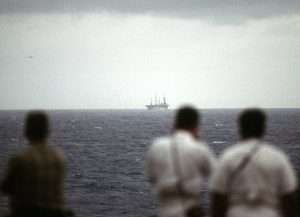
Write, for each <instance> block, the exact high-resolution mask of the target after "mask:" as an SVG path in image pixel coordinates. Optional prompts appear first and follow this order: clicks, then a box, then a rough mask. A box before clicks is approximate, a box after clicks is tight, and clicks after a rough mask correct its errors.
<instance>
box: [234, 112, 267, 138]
mask: <svg viewBox="0 0 300 217" xmlns="http://www.w3.org/2000/svg"><path fill="white" fill-rule="evenodd" d="M265 128H266V115H265V112H264V111H263V110H261V109H258V108H251V109H246V110H244V111H243V112H242V113H241V115H240V117H239V131H240V135H241V138H242V139H250V138H261V137H263V136H264V134H265Z"/></svg>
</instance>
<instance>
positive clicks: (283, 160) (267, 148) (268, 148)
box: [262, 143, 290, 167]
mask: <svg viewBox="0 0 300 217" xmlns="http://www.w3.org/2000/svg"><path fill="white" fill-rule="evenodd" d="M262 149H263V154H264V158H265V159H266V160H269V161H270V162H272V163H273V164H274V165H278V166H283V167H286V166H289V164H290V159H289V157H288V155H287V154H286V153H285V152H284V151H283V150H281V149H279V148H278V147H276V146H274V145H271V144H269V143H265V144H264V145H263V147H262Z"/></svg>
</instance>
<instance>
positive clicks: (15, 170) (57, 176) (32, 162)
mask: <svg viewBox="0 0 300 217" xmlns="http://www.w3.org/2000/svg"><path fill="white" fill-rule="evenodd" d="M48 134H49V124H48V118H47V115H46V114H45V113H43V112H40V111H33V112H30V113H29V114H28V116H27V117H26V121H25V130H24V135H25V137H26V138H27V139H28V141H29V143H28V145H29V148H28V149H27V150H25V151H24V152H22V153H20V154H18V155H16V156H14V157H12V158H11V159H10V161H9V165H8V170H7V174H6V176H5V178H4V181H3V183H2V186H1V187H2V191H3V193H5V194H6V195H8V197H9V199H10V211H11V214H10V216H12V217H40V216H41V217H63V216H72V212H71V211H68V210H66V209H65V208H64V193H63V190H64V186H63V185H64V175H65V163H64V156H63V154H62V152H60V151H58V150H57V149H55V148H53V147H51V146H49V145H48V143H47V138H48Z"/></svg>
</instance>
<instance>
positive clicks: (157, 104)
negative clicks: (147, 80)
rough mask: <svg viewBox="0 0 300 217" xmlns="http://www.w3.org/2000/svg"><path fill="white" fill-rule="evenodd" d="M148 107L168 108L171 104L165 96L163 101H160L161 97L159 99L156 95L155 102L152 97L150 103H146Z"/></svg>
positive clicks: (154, 108)
mask: <svg viewBox="0 0 300 217" xmlns="http://www.w3.org/2000/svg"><path fill="white" fill-rule="evenodd" d="M146 108H147V109H148V110H168V108H169V105H168V103H167V101H166V98H165V97H164V98H163V101H162V102H161V101H160V98H158V99H157V98H156V97H155V100H154V103H152V99H151V102H150V104H149V105H146Z"/></svg>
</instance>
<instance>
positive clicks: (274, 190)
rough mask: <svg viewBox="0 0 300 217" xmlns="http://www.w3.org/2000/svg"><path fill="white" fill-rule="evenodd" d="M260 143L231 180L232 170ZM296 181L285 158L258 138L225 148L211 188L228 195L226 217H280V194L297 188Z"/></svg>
mask: <svg viewBox="0 0 300 217" xmlns="http://www.w3.org/2000/svg"><path fill="white" fill-rule="evenodd" d="M255 145H260V148H259V149H258V151H257V152H256V153H255V154H254V155H253V156H252V158H251V160H250V161H249V162H248V164H247V165H246V166H245V167H244V169H242V170H241V172H239V173H238V175H237V176H236V177H235V178H234V180H232V172H233V171H234V170H235V168H237V166H238V165H239V164H240V162H241V161H242V160H243V159H244V157H245V156H246V155H248V154H249V152H250V151H251V150H252V149H253V147H254V146H255ZM296 187H297V181H296V176H295V173H294V170H293V168H292V166H291V163H290V161H289V159H288V157H287V156H286V155H285V154H284V153H283V152H282V151H280V150H279V149H277V148H275V147H273V146H271V145H269V144H267V143H264V142H261V141H259V140H254V139H252V140H247V141H243V142H240V143H238V144H236V145H235V146H233V147H230V148H228V150H226V151H225V153H224V154H223V156H222V157H221V160H220V163H219V167H218V168H217V170H216V173H215V174H214V175H213V178H212V182H211V190H212V191H214V192H217V193H222V194H226V195H228V196H229V203H230V205H229V206H230V207H229V211H228V214H227V216H229V217H248V216H249V217H250V216H251V217H252V216H253V217H254V216H255V217H279V216H280V212H279V196H280V195H283V194H287V193H291V192H293V191H294V190H296Z"/></svg>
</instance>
